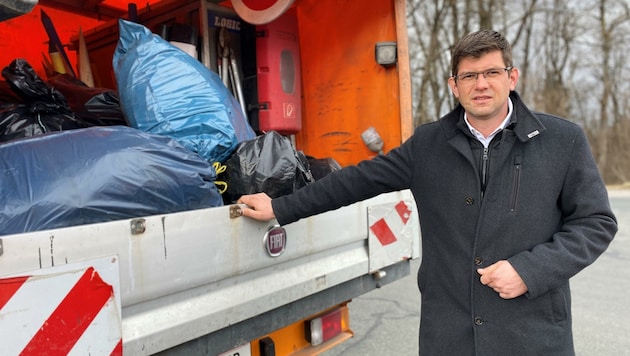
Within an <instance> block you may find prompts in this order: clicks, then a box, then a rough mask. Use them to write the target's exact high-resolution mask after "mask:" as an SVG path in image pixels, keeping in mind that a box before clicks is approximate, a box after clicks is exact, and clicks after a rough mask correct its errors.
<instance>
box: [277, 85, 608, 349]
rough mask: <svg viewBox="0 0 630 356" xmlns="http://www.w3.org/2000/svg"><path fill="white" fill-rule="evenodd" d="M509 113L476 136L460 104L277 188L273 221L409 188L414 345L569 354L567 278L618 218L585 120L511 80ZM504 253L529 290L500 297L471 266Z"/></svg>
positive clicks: (587, 260) (603, 243) (594, 252)
mask: <svg viewBox="0 0 630 356" xmlns="http://www.w3.org/2000/svg"><path fill="white" fill-rule="evenodd" d="M510 98H511V100H512V102H513V104H514V113H513V115H512V118H511V121H510V124H509V125H508V126H507V127H506V128H505V129H504V130H503V131H502V132H501V133H500V135H498V136H497V137H495V139H494V140H493V141H492V143H491V145H490V147H491V149H490V153H489V154H490V156H489V157H490V158H489V162H490V163H489V173H488V181H487V186H486V189H485V195H483V198H482V195H481V179H480V176H481V173H480V170H479V167H480V163H479V162H480V160H481V155H482V150H483V146H482V145H481V144H480V143H479V142H478V141H477V140H476V139H474V138H473V137H472V135H471V134H470V131H469V130H468V128H467V127H466V126H465V123H464V121H463V108H462V107H461V106H458V107H457V108H455V109H454V110H453V111H452V112H451V113H449V114H447V115H446V116H444V117H443V118H441V119H440V120H439V121H436V122H433V123H429V124H426V125H423V126H420V127H419V128H417V129H416V131H415V133H414V135H413V136H412V137H411V138H410V139H409V140H407V141H406V142H405V143H403V144H402V145H401V146H400V147H398V148H396V149H393V150H391V151H390V152H389V153H388V154H387V155H385V156H378V157H376V158H374V159H372V160H368V161H364V162H361V163H359V164H358V165H357V166H350V167H347V168H344V169H343V170H341V171H338V172H336V173H335V174H330V175H328V176H327V177H326V178H324V179H322V180H320V181H319V182H317V183H314V184H311V185H309V186H307V187H305V188H302V189H301V190H299V191H298V192H296V193H295V194H293V195H290V196H283V197H280V198H276V199H273V200H272V205H273V208H274V212H275V214H276V217H277V219H278V222H279V223H280V224H287V223H290V222H293V221H296V220H298V219H300V218H303V217H306V216H310V215H313V214H316V213H320V212H323V211H327V210H330V209H335V208H338V207H340V206H344V205H347V204H350V203H353V202H356V201H359V200H363V199H366V198H368V197H372V196H375V195H377V194H379V193H382V192H387V191H393V190H400V189H405V188H410V189H411V191H412V192H413V195H414V197H415V199H416V203H417V207H418V212H419V214H420V224H421V231H422V263H421V266H420V270H419V271H418V286H419V289H420V292H421V301H422V305H421V322H420V354H421V355H423V356H424V355H457V356H463V355H484V356H485V355H554V356H558V355H573V354H574V348H573V337H572V331H571V296H570V291H569V278H571V277H572V276H574V275H575V274H576V273H578V272H579V271H581V270H582V269H583V268H584V267H586V266H588V265H589V264H591V263H592V262H593V261H595V259H597V257H598V256H599V255H601V254H602V253H603V252H604V250H605V249H606V248H607V247H608V244H609V243H610V242H611V240H612V239H613V236H614V235H615V233H616V231H617V223H616V220H615V217H614V215H613V213H612V211H611V209H610V206H609V202H608V196H607V192H606V188H605V186H604V184H603V182H602V179H601V177H600V175H599V172H598V169H597V167H596V165H595V162H594V159H593V156H592V154H591V150H590V147H589V145H588V141H587V139H586V137H585V135H584V133H583V130H582V129H581V128H580V127H579V126H577V125H576V124H573V123H571V122H569V121H566V120H563V119H561V118H558V117H554V116H550V115H546V114H539V113H532V112H531V111H530V110H529V109H528V108H527V107H526V106H525V105H524V104H523V102H522V101H521V99H520V98H519V96H518V95H517V94H516V93H515V92H512V93H511V96H510ZM503 259H507V260H508V261H509V262H510V263H511V264H512V266H513V267H514V268H515V269H516V271H517V272H518V273H519V274H520V276H521V277H522V278H523V280H524V282H525V284H526V285H527V287H528V289H529V291H528V292H527V293H526V295H523V296H521V297H518V298H515V299H509V300H505V299H502V298H500V297H499V296H498V294H497V293H496V292H494V291H493V290H492V289H491V288H489V287H486V286H483V285H482V284H481V283H480V281H479V275H478V274H477V272H476V269H477V268H479V267H486V266H488V265H490V264H492V263H494V262H496V261H498V260H503Z"/></svg>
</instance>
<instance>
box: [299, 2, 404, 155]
mask: <svg viewBox="0 0 630 356" xmlns="http://www.w3.org/2000/svg"><path fill="white" fill-rule="evenodd" d="M331 7H335V11H330V8H331ZM297 10H298V22H299V27H300V33H299V36H300V51H301V58H302V83H303V91H302V92H303V100H302V104H303V109H302V113H303V118H302V123H303V129H302V131H301V132H300V133H298V134H297V135H296V142H297V144H298V148H299V149H301V150H303V151H304V152H305V153H306V154H308V155H311V156H314V157H320V158H323V157H333V158H334V159H335V160H337V161H338V162H339V163H340V164H341V165H342V166H345V165H350V164H356V163H358V162H359V161H361V160H363V159H368V158H370V157H373V156H374V153H373V152H371V151H370V150H369V149H368V148H367V147H366V146H365V144H364V143H363V141H362V139H361V133H362V132H363V131H365V130H367V129H368V128H369V127H370V126H372V127H374V128H375V129H376V130H377V131H378V133H379V134H380V135H381V137H382V139H383V141H384V142H385V150H386V151H387V150H389V149H391V148H393V147H395V146H398V145H399V144H400V141H401V139H400V137H401V127H400V106H399V100H398V92H399V81H398V74H397V71H396V67H395V66H393V67H383V66H381V65H379V64H378V63H376V61H375V58H374V50H375V45H376V43H378V42H384V41H396V24H395V18H394V13H395V9H394V6H393V3H390V2H383V1H379V0H369V1H333V0H300V2H299V3H298V7H297ZM349 14H361V15H360V16H351V15H349ZM331 132H344V133H347V137H346V138H344V140H343V142H341V141H339V140H338V138H337V141H334V140H332V139H331V137H330V136H328V135H326V134H327V133H331Z"/></svg>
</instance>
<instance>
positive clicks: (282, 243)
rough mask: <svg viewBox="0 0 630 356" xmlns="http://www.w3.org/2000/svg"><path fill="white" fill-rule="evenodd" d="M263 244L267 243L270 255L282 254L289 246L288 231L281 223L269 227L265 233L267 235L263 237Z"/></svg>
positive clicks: (266, 246)
mask: <svg viewBox="0 0 630 356" xmlns="http://www.w3.org/2000/svg"><path fill="white" fill-rule="evenodd" d="M263 244H264V245H265V248H266V249H267V253H268V254H269V256H271V257H278V256H280V255H281V254H282V253H283V252H284V249H285V248H286V246H287V233H286V231H285V230H284V228H283V227H281V226H279V225H274V226H271V227H269V229H268V230H267V233H265V237H264V238H263Z"/></svg>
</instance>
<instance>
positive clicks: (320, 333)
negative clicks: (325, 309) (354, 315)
mask: <svg viewBox="0 0 630 356" xmlns="http://www.w3.org/2000/svg"><path fill="white" fill-rule="evenodd" d="M348 320H349V315H348V308H347V307H345V306H344V307H341V308H338V309H335V310H333V311H331V312H329V313H326V314H324V315H321V316H319V317H317V318H313V319H310V320H307V321H306V328H305V330H306V339H307V340H308V341H309V342H310V343H311V345H313V346H317V345H320V344H322V343H324V342H326V341H328V340H330V339H332V338H334V337H335V336H337V335H340V334H341V333H342V332H344V330H346V329H348V327H349V325H348V324H349V322H348Z"/></svg>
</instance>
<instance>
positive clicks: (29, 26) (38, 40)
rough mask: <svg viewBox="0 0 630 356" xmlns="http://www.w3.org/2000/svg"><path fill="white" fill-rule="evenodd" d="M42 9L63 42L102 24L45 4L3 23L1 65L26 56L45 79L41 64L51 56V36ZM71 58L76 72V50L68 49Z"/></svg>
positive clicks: (1, 24)
mask: <svg viewBox="0 0 630 356" xmlns="http://www.w3.org/2000/svg"><path fill="white" fill-rule="evenodd" d="M41 10H44V11H45V12H46V14H48V16H49V17H50V18H51V19H52V21H53V24H54V25H55V30H56V32H57V34H58V35H59V38H60V39H61V42H62V43H63V44H64V45H67V44H69V43H70V42H69V39H70V38H71V37H73V36H77V35H78V34H79V27H81V29H82V30H83V31H85V30H86V29H90V28H92V27H95V26H97V25H99V24H100V23H102V21H99V20H97V19H94V18H90V17H85V16H81V15H77V14H74V13H70V12H66V11H62V10H59V9H56V8H51V7H47V6H43V5H35V7H34V8H33V10H32V11H31V12H29V13H27V14H24V15H22V16H19V17H15V18H13V19H10V20H7V21H4V22H0V34H1V36H0V66H2V68H5V67H6V66H8V65H9V64H10V63H11V61H13V60H14V59H16V58H23V59H25V60H26V61H27V62H28V63H29V64H30V65H31V66H32V67H33V69H34V70H35V72H36V73H37V74H38V75H39V76H40V77H42V78H44V79H46V71H45V70H44V66H43V65H42V61H43V55H46V56H48V42H49V39H48V35H47V34H46V30H45V29H44V26H43V25H42V21H41ZM65 50H66V54H67V55H68V59H69V60H70V62H71V64H72V67H73V69H74V70H75V71H76V64H77V56H76V52H75V51H72V50H69V49H68V48H67V47H66V48H65Z"/></svg>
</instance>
